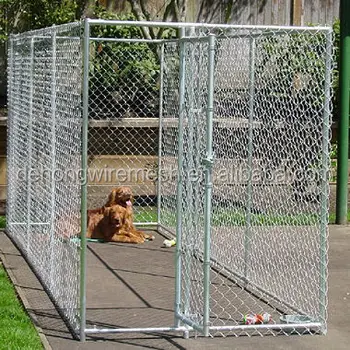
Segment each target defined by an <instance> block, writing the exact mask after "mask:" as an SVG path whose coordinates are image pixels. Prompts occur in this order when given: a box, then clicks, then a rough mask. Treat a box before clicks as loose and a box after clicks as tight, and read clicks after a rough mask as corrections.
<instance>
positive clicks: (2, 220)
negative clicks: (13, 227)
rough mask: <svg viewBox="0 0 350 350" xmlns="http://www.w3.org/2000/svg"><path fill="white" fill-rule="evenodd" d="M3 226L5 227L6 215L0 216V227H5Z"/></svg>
mask: <svg viewBox="0 0 350 350" xmlns="http://www.w3.org/2000/svg"><path fill="white" fill-rule="evenodd" d="M5 227H6V217H5V216H0V228H5Z"/></svg>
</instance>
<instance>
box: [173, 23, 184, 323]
mask: <svg viewBox="0 0 350 350" xmlns="http://www.w3.org/2000/svg"><path fill="white" fill-rule="evenodd" d="M184 36H185V28H180V52H179V53H180V66H179V121H178V136H177V144H178V158H177V169H178V175H177V189H176V251H175V327H179V326H180V320H179V319H178V318H177V315H178V314H179V313H180V311H181V278H182V276H181V270H182V259H181V249H182V186H183V183H182V181H183V176H182V172H183V169H182V164H183V119H184V113H185V72H186V67H185V64H186V60H185V42H184V41H181V39H182V38H183V37H184Z"/></svg>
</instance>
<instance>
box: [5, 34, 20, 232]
mask: <svg viewBox="0 0 350 350" xmlns="http://www.w3.org/2000/svg"><path fill="white" fill-rule="evenodd" d="M8 42H9V47H8V64H9V70H8V78H7V79H8V121H7V135H8V147H7V174H6V183H7V193H6V198H7V199H6V201H7V204H6V206H7V208H6V219H7V222H6V229H7V231H8V232H10V234H11V235H13V232H12V227H11V222H12V221H13V216H14V215H13V214H14V213H13V210H14V207H13V203H15V201H14V200H13V197H14V196H15V193H16V192H17V191H18V177H17V178H16V180H14V176H15V173H14V170H15V169H14V156H15V155H14V151H13V149H14V146H13V142H14V131H15V129H14V106H13V78H14V77H13V74H14V67H13V66H14V55H13V38H12V35H10V37H9V41H8Z"/></svg>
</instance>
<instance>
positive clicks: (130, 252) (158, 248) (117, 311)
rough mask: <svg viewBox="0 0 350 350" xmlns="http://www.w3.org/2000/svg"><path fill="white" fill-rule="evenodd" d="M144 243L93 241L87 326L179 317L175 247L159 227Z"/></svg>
mask: <svg viewBox="0 0 350 350" xmlns="http://www.w3.org/2000/svg"><path fill="white" fill-rule="evenodd" d="M154 234H155V236H156V238H155V240H154V241H151V242H145V243H144V244H139V245H133V244H122V243H88V252H87V275H86V276H87V278H86V281H87V292H86V298H87V311H86V318H87V327H89V328H90V327H94V326H97V327H99V328H100V327H103V328H105V327H114V328H118V327H128V328H136V327H137V328H139V327H167V326H173V323H174V314H173V310H174V293H175V289H174V284H175V280H174V278H175V274H174V251H175V248H163V247H162V243H163V240H164V237H162V236H160V235H159V234H157V233H154Z"/></svg>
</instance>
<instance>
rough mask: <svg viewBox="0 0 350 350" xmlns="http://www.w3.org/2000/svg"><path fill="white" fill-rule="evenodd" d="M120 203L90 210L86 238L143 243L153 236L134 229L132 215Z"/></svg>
mask: <svg viewBox="0 0 350 350" xmlns="http://www.w3.org/2000/svg"><path fill="white" fill-rule="evenodd" d="M129 214H130V213H129V211H128V209H127V208H124V207H123V206H121V205H112V206H110V207H104V208H101V210H100V212H93V210H92V211H90V214H89V216H88V227H87V238H95V239H103V240H104V241H106V242H120V243H143V242H144V241H145V240H153V239H154V236H152V235H148V234H146V233H144V232H142V231H138V230H136V229H135V227H134V225H133V223H132V215H131V216H130V215H129Z"/></svg>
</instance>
